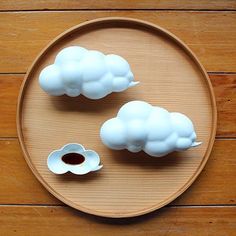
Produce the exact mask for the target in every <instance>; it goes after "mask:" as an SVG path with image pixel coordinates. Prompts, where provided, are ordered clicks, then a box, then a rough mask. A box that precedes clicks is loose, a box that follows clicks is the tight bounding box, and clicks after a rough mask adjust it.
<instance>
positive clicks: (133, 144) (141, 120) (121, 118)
mask: <svg viewBox="0 0 236 236" xmlns="http://www.w3.org/2000/svg"><path fill="white" fill-rule="evenodd" d="M100 136H101V139H102V142H103V143H104V144H105V145H106V146H107V147H109V148H111V149H114V150H122V149H128V150H129V151H130V152H139V151H141V150H143V151H144V152H146V153H147V154H149V155H150V156H154V157H162V156H165V155H167V154H168V153H170V152H173V151H182V150H186V149H188V148H190V147H195V146H198V145H200V144H201V142H196V138H197V137H196V133H195V130H194V127H193V123H192V121H191V120H190V119H189V118H188V117H187V116H185V115H184V114H181V113H178V112H168V111H167V110H165V109H164V108H161V107H155V106H152V105H150V104H149V103H146V102H143V101H131V102H128V103H126V104H125V105H123V106H122V107H121V109H120V110H119V112H118V114H117V117H115V118H112V119H110V120H107V121H106V122H105V123H104V124H103V125H102V127H101V130H100Z"/></svg>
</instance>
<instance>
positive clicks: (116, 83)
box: [39, 46, 138, 99]
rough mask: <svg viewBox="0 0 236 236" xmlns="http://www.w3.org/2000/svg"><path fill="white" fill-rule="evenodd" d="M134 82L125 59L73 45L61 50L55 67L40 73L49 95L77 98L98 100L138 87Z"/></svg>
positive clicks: (53, 65) (40, 80)
mask: <svg viewBox="0 0 236 236" xmlns="http://www.w3.org/2000/svg"><path fill="white" fill-rule="evenodd" d="M133 79H134V77H133V73H132V72H131V70H130V66H129V64H128V62H127V61H126V60H125V59H124V58H122V57H120V56H118V55H114V54H109V55H104V54H103V53H101V52H99V51H93V50H87V49H85V48H82V47H79V46H71V47H67V48H64V49H63V50H61V51H60V52H59V53H58V54H57V56H56V59H55V62H54V64H52V65H49V66H47V67H45V68H44V69H43V70H42V71H41V73H40V76H39V84H40V86H41V88H42V89H43V90H44V91H45V92H47V93H48V94H50V95H54V96H60V95H63V94H66V95H68V96H70V97H76V96H79V95H80V94H83V95H84V96H85V97H87V98H90V99H99V98H102V97H105V96H106V95H108V94H110V93H112V92H121V91H124V90H126V89H127V88H129V87H132V86H134V85H136V84H137V83H138V82H133Z"/></svg>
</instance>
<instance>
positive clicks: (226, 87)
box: [0, 74, 236, 137]
mask: <svg viewBox="0 0 236 236" xmlns="http://www.w3.org/2000/svg"><path fill="white" fill-rule="evenodd" d="M23 77H24V75H21V74H18V75H0V101H1V103H0V114H1V116H0V137H16V136H17V133H16V103H17V96H18V91H19V88H20V85H21V82H22V80H23ZM210 79H211V82H212V84H213V87H214V91H215V96H216V100H217V109H218V127H217V136H218V137H236V123H235V120H236V93H235V84H236V74H228V75H227V74H219V75H215V74H210Z"/></svg>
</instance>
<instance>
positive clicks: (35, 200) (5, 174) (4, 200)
mask: <svg viewBox="0 0 236 236" xmlns="http://www.w3.org/2000/svg"><path fill="white" fill-rule="evenodd" d="M0 156H1V171H0V192H1V194H0V204H61V203H60V202H59V201H58V200H56V199H55V198H54V197H53V196H52V195H51V194H49V193H48V192H47V191H46V190H45V189H44V187H43V186H41V184H40V183H39V182H38V181H37V180H36V178H35V177H34V176H33V174H32V173H31V171H30V169H29V168H28V166H27V164H26V162H25V160H24V158H23V156H22V153H21V151H20V146H19V143H18V141H17V140H16V139H11V140H0ZM235 156H236V140H217V141H216V142H215V145H214V148H213V152H212V154H211V157H210V159H209V161H208V163H207V165H206V167H205V168H204V170H203V172H202V173H201V174H200V176H199V177H198V179H197V180H196V181H195V182H194V184H193V185H192V186H191V187H190V188H189V189H188V190H187V191H186V192H185V193H184V194H183V195H182V196H181V197H179V198H178V199H177V200H176V201H175V202H173V203H172V204H174V205H204V204H234V203H235V202H236V185H232V180H233V179H235V178H236V172H235V164H236V159H235ZM45 158H46V157H45Z"/></svg>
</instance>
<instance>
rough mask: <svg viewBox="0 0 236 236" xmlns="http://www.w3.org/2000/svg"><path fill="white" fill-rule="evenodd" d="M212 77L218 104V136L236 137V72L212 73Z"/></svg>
mask: <svg viewBox="0 0 236 236" xmlns="http://www.w3.org/2000/svg"><path fill="white" fill-rule="evenodd" d="M210 79H211V83H212V85H213V88H214V92H215V97H216V104H217V113H218V124H217V136H219V137H220V136H221V137H236V74H231V75H226V74H219V75H213V74H211V75H210Z"/></svg>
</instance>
